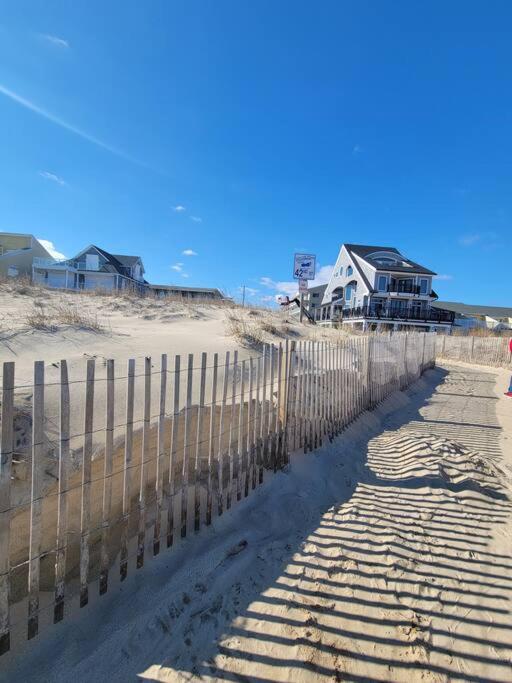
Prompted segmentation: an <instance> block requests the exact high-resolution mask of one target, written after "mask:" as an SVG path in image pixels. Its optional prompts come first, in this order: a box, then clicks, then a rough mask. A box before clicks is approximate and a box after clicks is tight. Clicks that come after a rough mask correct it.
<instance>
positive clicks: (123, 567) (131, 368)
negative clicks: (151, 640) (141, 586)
mask: <svg viewBox="0 0 512 683" xmlns="http://www.w3.org/2000/svg"><path fill="white" fill-rule="evenodd" d="M134 391H135V359H134V358H130V359H129V361H128V384H127V392H126V429H125V442H124V462H123V518H122V521H121V525H122V526H121V553H120V564H119V575H120V578H121V581H124V580H125V579H126V577H127V576H128V525H129V523H130V495H131V474H132V456H133V401H134Z"/></svg>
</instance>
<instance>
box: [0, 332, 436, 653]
mask: <svg viewBox="0 0 512 683" xmlns="http://www.w3.org/2000/svg"><path fill="white" fill-rule="evenodd" d="M242 353H244V354H245V355H247V350H245V351H244V352H237V351H234V352H231V353H230V352H227V353H226V354H225V357H223V358H222V359H221V358H219V356H218V354H213V355H212V354H206V353H202V354H200V355H199V356H194V355H192V354H190V355H188V356H187V357H186V358H182V357H181V356H179V355H177V356H174V357H173V358H172V361H171V359H169V358H168V357H167V355H165V354H164V355H162V356H161V358H159V359H158V362H156V363H153V362H152V360H151V358H145V359H142V360H141V361H140V362H137V363H136V360H135V359H130V360H128V362H127V364H125V363H123V364H120V363H116V362H115V361H114V360H107V361H105V362H104V363H101V362H99V361H95V360H94V359H91V360H88V361H87V362H86V366H85V367H84V368H82V370H81V372H80V373H79V374H76V373H75V375H76V376H75V377H71V376H70V372H69V369H68V363H67V362H66V361H61V362H60V363H59V364H58V366H57V369H55V367H53V366H54V365H55V364H53V365H52V364H48V365H45V363H43V362H42V361H39V362H36V363H35V365H34V375H33V381H31V382H30V383H28V384H27V383H24V384H18V385H16V372H15V370H16V368H15V364H14V363H12V362H9V363H4V364H3V377H2V406H1V420H2V421H1V466H0V467H1V469H0V653H3V652H6V651H7V650H9V649H10V647H11V640H13V642H14V640H17V639H18V638H20V637H21V635H20V634H22V635H23V636H25V635H26V637H28V638H29V639H30V638H33V637H34V636H36V635H37V633H38V632H39V630H40V629H41V627H42V626H44V625H45V624H50V623H51V622H52V621H53V622H59V621H61V620H62V619H63V618H64V617H65V615H66V614H67V613H69V611H71V607H72V604H76V603H79V605H80V607H84V606H85V605H87V603H88V601H89V598H90V591H91V590H92V589H93V586H94V585H96V586H97V588H96V589H95V590H97V591H98V592H99V594H100V595H102V594H104V593H105V592H106V591H107V590H108V588H109V586H110V585H111V583H112V581H111V579H112V574H113V572H116V574H117V577H116V578H117V579H118V580H124V579H125V578H126V576H127V574H128V572H131V571H133V569H134V568H135V567H136V568H137V569H139V568H141V567H142V566H143V565H144V563H145V562H146V560H147V558H148V557H151V556H152V555H158V554H159V552H160V551H161V549H162V546H166V547H167V548H169V547H170V546H172V545H173V544H174V543H175V542H176V538H177V537H185V536H186V535H187V534H190V533H196V532H198V531H199V529H200V528H201V526H203V525H210V524H211V523H212V520H213V519H214V518H215V517H217V516H219V515H222V514H224V512H225V511H226V510H229V508H231V507H232V506H233V505H234V504H235V503H236V502H237V501H240V500H241V499H243V498H245V497H246V496H248V495H249V493H251V492H252V491H254V490H255V489H256V488H257V487H258V485H259V484H261V483H262V482H263V481H264V479H265V477H266V476H269V475H270V474H272V473H274V472H276V471H277V470H279V469H282V468H283V467H284V466H285V465H286V464H287V463H288V462H289V458H290V454H292V453H293V452H294V451H298V450H299V449H300V450H304V451H305V452H307V451H310V450H313V449H315V448H317V447H319V446H320V445H322V443H323V442H324V441H325V440H326V439H329V440H332V439H333V437H334V436H336V435H338V434H340V432H341V431H342V430H343V429H344V428H345V427H346V426H347V425H348V424H349V423H350V422H351V421H352V420H354V418H356V417H357V416H358V415H359V414H361V412H363V411H364V410H366V409H368V408H371V407H373V406H375V405H376V404H378V403H379V402H380V401H382V400H383V399H384V398H385V397H386V396H387V395H389V394H390V393H391V392H393V391H396V390H399V389H403V388H405V387H406V386H408V385H409V384H410V383H411V382H413V381H415V380H416V379H417V378H418V377H419V376H420V375H421V373H422V372H423V371H424V370H425V369H426V368H429V367H432V366H433V364H434V358H435V335H432V334H419V333H409V334H405V333H398V334H393V335H387V334H383V335H375V336H358V337H348V338H346V339H344V340H342V341H340V343H339V344H337V345H332V344H327V343H324V342H303V341H301V342H294V341H290V340H288V341H286V342H285V343H283V344H279V346H270V345H267V346H265V347H264V348H263V350H262V352H258V353H257V352H254V353H253V355H252V356H249V357H243V358H242ZM121 366H122V367H121ZM52 367H53V373H54V375H53V377H54V378H55V381H54V380H52V375H51V372H52ZM116 567H117V569H116ZM24 604H26V605H27V607H24ZM25 609H26V610H27V612H26V613H25V614H27V616H24V615H23V612H24V610H25ZM14 633H16V634H17V635H16V638H13V639H12V638H11V636H12V635H13V634H14Z"/></svg>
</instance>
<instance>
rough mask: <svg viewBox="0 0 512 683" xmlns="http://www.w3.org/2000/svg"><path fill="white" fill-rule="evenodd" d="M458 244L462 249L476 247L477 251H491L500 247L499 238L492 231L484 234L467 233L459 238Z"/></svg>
mask: <svg viewBox="0 0 512 683" xmlns="http://www.w3.org/2000/svg"><path fill="white" fill-rule="evenodd" d="M459 244H461V245H462V246H463V247H473V246H476V245H478V248H479V249H483V250H484V251H492V250H493V249H496V248H497V247H499V246H500V245H501V239H500V236H499V235H498V234H497V233H496V232H494V231H493V230H488V231H486V232H473V233H467V234H465V235H462V236H461V237H459Z"/></svg>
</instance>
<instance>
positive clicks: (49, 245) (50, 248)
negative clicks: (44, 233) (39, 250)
mask: <svg viewBox="0 0 512 683" xmlns="http://www.w3.org/2000/svg"><path fill="white" fill-rule="evenodd" d="M37 240H38V242H41V244H42V245H43V247H44V248H45V249H46V251H47V252H49V254H50V256H51V257H52V258H54V259H55V260H56V261H65V260H66V258H67V257H66V256H65V255H64V254H63V253H62V252H60V251H57V249H56V248H55V245H54V244H53V242H51V241H50V240H43V239H41V238H40V237H38V238H37Z"/></svg>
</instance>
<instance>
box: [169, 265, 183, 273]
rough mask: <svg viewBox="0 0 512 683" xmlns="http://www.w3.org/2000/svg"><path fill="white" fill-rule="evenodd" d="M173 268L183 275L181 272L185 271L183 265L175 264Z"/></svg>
mask: <svg viewBox="0 0 512 683" xmlns="http://www.w3.org/2000/svg"><path fill="white" fill-rule="evenodd" d="M171 268H172V269H173V270H175V271H177V272H178V273H181V271H182V270H183V263H175V264H174V265H172V266H171Z"/></svg>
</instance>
